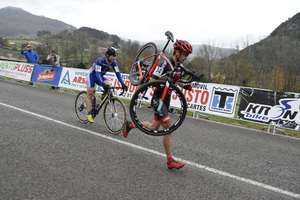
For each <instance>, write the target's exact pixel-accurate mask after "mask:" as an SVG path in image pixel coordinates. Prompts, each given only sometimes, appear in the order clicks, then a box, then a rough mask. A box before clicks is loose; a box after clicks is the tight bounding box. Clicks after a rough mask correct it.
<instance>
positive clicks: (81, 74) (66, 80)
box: [58, 67, 88, 90]
mask: <svg viewBox="0 0 300 200" xmlns="http://www.w3.org/2000/svg"><path fill="white" fill-rule="evenodd" d="M87 73H88V70H86V69H77V68H66V67H64V68H63V70H62V73H61V77H60V80H59V84H58V87H63V88H68V89H72V90H86V77H87Z"/></svg>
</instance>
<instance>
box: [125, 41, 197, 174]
mask: <svg viewBox="0 0 300 200" xmlns="http://www.w3.org/2000/svg"><path fill="white" fill-rule="evenodd" d="M191 53H192V45H191V44H190V43H189V42H187V41H185V40H176V42H175V43H174V49H173V56H172V58H171V59H170V61H171V64H172V65H173V66H177V65H182V63H183V62H184V61H185V59H186V58H187V56H188V55H189V54H191ZM171 70H172V68H171V66H170V65H169V64H168V63H167V62H166V61H165V62H163V63H162V64H160V65H159V66H158V67H157V68H156V70H155V72H154V74H153V75H154V76H153V78H156V79H159V78H160V77H161V76H163V75H164V74H166V73H168V72H169V71H171ZM177 78H180V77H177ZM183 88H184V89H187V90H191V89H192V87H191V85H185V86H184V87H183ZM162 89H163V88H156V90H155V91H154V94H153V97H152V100H151V105H152V107H153V110H154V117H153V120H152V122H143V125H144V126H145V127H147V128H149V129H154V130H155V129H158V128H159V127H160V126H163V127H164V128H165V129H166V128H168V127H170V126H171V118H170V116H169V115H168V109H169V105H170V101H171V94H167V96H166V98H165V100H164V105H163V106H164V108H163V109H160V110H161V111H160V112H158V111H157V107H158V102H159V98H160V95H161V93H162ZM133 128H135V124H134V123H133V122H127V123H126V126H125V128H124V130H123V131H122V133H123V136H124V137H127V136H128V133H129V131H130V130H131V129H133ZM163 145H164V149H165V153H166V156H167V167H168V168H169V169H180V168H182V167H184V165H185V164H184V163H182V162H179V161H176V160H174V158H173V156H172V151H171V149H172V138H171V135H170V134H168V135H165V136H164V137H163Z"/></svg>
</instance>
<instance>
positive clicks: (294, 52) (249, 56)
mask: <svg viewBox="0 0 300 200" xmlns="http://www.w3.org/2000/svg"><path fill="white" fill-rule="evenodd" d="M231 58H233V59H234V58H240V59H243V60H245V61H247V62H248V63H251V64H253V65H254V66H257V67H258V68H260V71H261V72H262V71H271V70H272V68H274V67H275V66H282V67H284V68H287V67H288V68H289V69H293V70H294V71H295V72H298V73H299V74H300V13H298V14H296V15H295V16H293V17H292V18H290V19H288V20H287V21H286V22H283V23H282V24H281V25H280V26H278V27H277V28H276V29H275V30H274V31H273V32H272V33H271V34H270V35H269V36H268V37H267V38H265V39H263V40H261V41H260V42H258V43H255V44H253V45H251V46H249V47H247V48H245V49H243V50H242V51H240V52H238V53H237V54H234V55H233V56H232V57H231Z"/></svg>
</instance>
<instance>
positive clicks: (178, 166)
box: [167, 157, 185, 169]
mask: <svg viewBox="0 0 300 200" xmlns="http://www.w3.org/2000/svg"><path fill="white" fill-rule="evenodd" d="M167 166H168V169H181V168H183V167H184V166H185V163H183V162H179V161H176V160H174V158H173V157H168V161H167Z"/></svg>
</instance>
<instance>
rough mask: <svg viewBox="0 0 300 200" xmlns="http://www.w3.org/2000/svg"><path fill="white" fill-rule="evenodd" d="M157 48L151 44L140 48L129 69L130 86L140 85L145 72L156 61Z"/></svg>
mask: <svg viewBox="0 0 300 200" xmlns="http://www.w3.org/2000/svg"><path fill="white" fill-rule="evenodd" d="M156 54H157V47H156V45H155V44H154V43H153V42H149V43H147V44H145V45H144V46H142V48H141V49H140V50H139V51H138V53H137V55H136V57H135V59H134V62H133V64H132V65H131V68H130V73H129V80H130V82H131V84H132V85H140V84H141V82H142V80H143V78H144V76H145V74H146V72H147V71H148V70H149V69H150V68H151V67H152V66H153V64H154V62H155V60H156V57H157V56H156Z"/></svg>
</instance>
